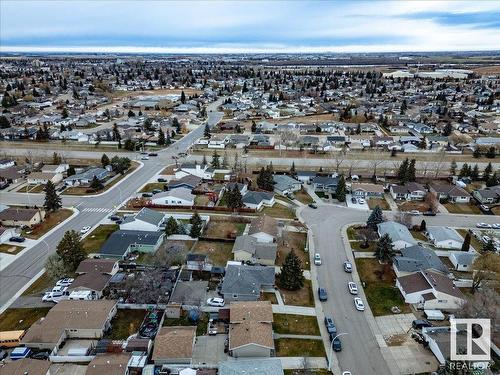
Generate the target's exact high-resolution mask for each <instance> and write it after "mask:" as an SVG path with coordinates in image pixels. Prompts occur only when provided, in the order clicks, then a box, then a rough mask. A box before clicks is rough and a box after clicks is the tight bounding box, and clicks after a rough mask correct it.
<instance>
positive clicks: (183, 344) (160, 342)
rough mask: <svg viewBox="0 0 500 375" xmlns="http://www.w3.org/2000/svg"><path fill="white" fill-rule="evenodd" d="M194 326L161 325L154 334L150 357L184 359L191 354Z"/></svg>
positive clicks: (194, 335) (155, 358)
mask: <svg viewBox="0 0 500 375" xmlns="http://www.w3.org/2000/svg"><path fill="white" fill-rule="evenodd" d="M195 337H196V326H174V327H162V328H160V330H159V331H158V333H157V334H156V338H155V343H154V349H153V355H152V357H151V358H152V359H153V361H155V360H162V359H185V358H191V357H192V355H193V345H194V339H195Z"/></svg>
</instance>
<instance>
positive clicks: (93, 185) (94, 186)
mask: <svg viewBox="0 0 500 375" xmlns="http://www.w3.org/2000/svg"><path fill="white" fill-rule="evenodd" d="M90 187H91V188H92V189H94V190H100V189H102V183H101V181H99V179H98V178H97V176H94V178H93V179H92V182H91V183H90Z"/></svg>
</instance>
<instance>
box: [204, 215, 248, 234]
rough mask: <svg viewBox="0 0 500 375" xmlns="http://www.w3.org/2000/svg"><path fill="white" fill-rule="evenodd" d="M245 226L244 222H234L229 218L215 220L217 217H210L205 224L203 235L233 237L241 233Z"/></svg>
mask: <svg viewBox="0 0 500 375" xmlns="http://www.w3.org/2000/svg"><path fill="white" fill-rule="evenodd" d="M245 226H246V224H245V223H235V222H233V221H230V220H217V218H214V217H212V218H211V219H210V221H209V222H208V224H207V225H206V226H205V231H204V233H203V235H204V236H206V237H215V238H235V237H236V236H239V235H241V234H242V233H243V231H244V230H245Z"/></svg>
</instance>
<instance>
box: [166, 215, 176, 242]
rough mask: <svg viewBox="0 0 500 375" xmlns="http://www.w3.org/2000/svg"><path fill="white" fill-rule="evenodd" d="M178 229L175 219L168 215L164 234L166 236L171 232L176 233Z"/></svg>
mask: <svg viewBox="0 0 500 375" xmlns="http://www.w3.org/2000/svg"><path fill="white" fill-rule="evenodd" d="M178 231H179V226H178V225H177V220H175V219H174V218H173V217H172V216H170V217H169V218H168V220H167V223H166V224H165V235H166V236H167V237H169V236H171V235H172V234H176V233H177V232H178Z"/></svg>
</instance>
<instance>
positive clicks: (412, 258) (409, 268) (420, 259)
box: [394, 246, 448, 273]
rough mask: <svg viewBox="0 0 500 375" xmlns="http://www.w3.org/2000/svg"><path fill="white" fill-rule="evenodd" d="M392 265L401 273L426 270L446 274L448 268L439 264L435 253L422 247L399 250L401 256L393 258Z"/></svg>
mask: <svg viewBox="0 0 500 375" xmlns="http://www.w3.org/2000/svg"><path fill="white" fill-rule="evenodd" d="M394 265H395V266H396V267H397V269H398V270H399V271H402V272H417V271H425V270H427V269H434V270H436V271H441V272H444V273H447V272H448V268H446V266H445V265H444V264H443V262H441V260H440V259H439V257H438V256H437V255H436V253H435V252H434V251H432V250H430V249H427V248H425V247H422V246H410V247H407V248H404V249H401V256H397V257H394Z"/></svg>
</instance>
